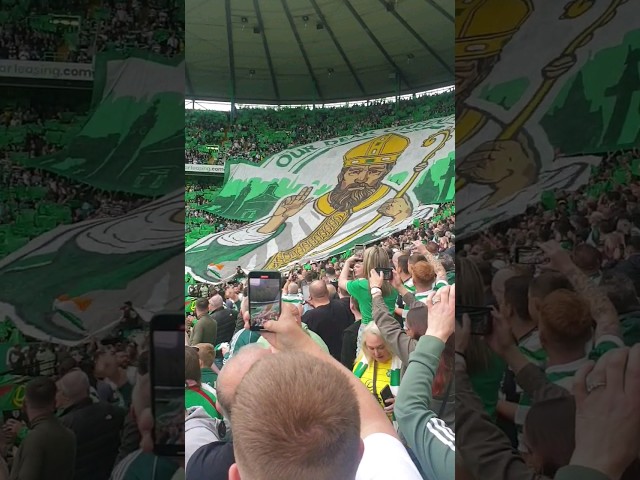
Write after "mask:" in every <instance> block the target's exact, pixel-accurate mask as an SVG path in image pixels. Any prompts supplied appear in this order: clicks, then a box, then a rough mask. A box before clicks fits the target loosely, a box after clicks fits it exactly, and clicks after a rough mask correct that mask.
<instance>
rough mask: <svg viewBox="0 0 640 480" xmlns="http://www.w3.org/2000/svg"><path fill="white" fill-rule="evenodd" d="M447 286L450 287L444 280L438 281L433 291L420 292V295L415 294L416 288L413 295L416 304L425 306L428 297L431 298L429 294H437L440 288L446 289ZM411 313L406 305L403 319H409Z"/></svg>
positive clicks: (403, 310)
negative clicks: (408, 315) (420, 303)
mask: <svg viewBox="0 0 640 480" xmlns="http://www.w3.org/2000/svg"><path fill="white" fill-rule="evenodd" d="M445 285H449V284H448V283H447V282H445V281H444V280H436V281H435V282H434V284H433V287H432V288H431V290H427V291H426V292H419V293H415V288H414V291H413V292H412V293H413V296H414V298H415V299H416V302H422V303H424V304H425V305H426V304H427V297H428V296H429V294H430V293H431V292H436V291H438V289H439V288H442V287H444V286H445ZM408 312H409V305H407V304H405V305H404V307H403V309H402V318H407V313H408Z"/></svg>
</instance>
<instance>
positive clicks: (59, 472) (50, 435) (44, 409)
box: [9, 377, 76, 480]
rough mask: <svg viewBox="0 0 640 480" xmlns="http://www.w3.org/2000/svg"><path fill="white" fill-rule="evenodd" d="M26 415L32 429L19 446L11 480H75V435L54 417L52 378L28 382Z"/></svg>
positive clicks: (41, 378)
mask: <svg viewBox="0 0 640 480" xmlns="http://www.w3.org/2000/svg"><path fill="white" fill-rule="evenodd" d="M24 401H25V406H26V413H27V417H28V419H29V423H30V427H31V428H30V430H29V433H28V434H27V436H26V438H25V439H24V440H23V442H22V443H21V444H20V447H19V448H18V452H17V453H16V456H15V459H14V461H13V467H12V469H11V475H10V476H9V479H10V480H40V479H43V478H52V475H53V476H54V477H55V478H56V479H59V480H72V479H73V475H74V466H75V464H76V436H75V435H74V434H73V432H72V431H71V430H69V429H68V428H66V427H65V426H64V425H62V423H60V420H58V417H57V416H56V414H55V411H56V384H55V382H54V381H53V380H52V379H51V378H49V377H37V378H34V379H33V380H31V381H30V382H29V383H27V387H26V391H25V399H24Z"/></svg>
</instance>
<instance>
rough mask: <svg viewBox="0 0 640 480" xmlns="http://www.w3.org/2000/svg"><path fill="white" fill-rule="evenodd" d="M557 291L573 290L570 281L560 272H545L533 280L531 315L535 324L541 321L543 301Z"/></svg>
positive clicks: (530, 290) (530, 287) (530, 297)
mask: <svg viewBox="0 0 640 480" xmlns="http://www.w3.org/2000/svg"><path fill="white" fill-rule="evenodd" d="M555 290H573V286H572V285H571V282H570V281H569V279H568V278H567V277H566V276H565V275H563V274H561V273H559V272H553V271H550V272H543V273H541V274H540V275H538V276H537V277H534V278H532V279H531V283H530V284H529V315H530V316H531V318H532V319H533V321H534V322H536V323H538V322H539V321H540V305H541V304H542V300H544V298H545V297H546V296H547V295H549V294H550V293H551V292H553V291H555Z"/></svg>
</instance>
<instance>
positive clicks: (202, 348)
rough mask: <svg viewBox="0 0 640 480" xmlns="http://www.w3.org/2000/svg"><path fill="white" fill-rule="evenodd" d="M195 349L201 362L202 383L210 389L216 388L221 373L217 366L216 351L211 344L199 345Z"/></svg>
mask: <svg viewBox="0 0 640 480" xmlns="http://www.w3.org/2000/svg"><path fill="white" fill-rule="evenodd" d="M195 347H196V348H197V349H198V359H199V360H200V375H201V376H200V379H201V380H200V381H201V383H203V384H206V385H209V386H210V387H215V385H216V380H217V378H218V374H219V373H220V370H218V367H217V366H216V364H215V359H216V350H215V348H214V346H213V345H211V344H210V343H199V344H197V345H195ZM214 369H215V370H214Z"/></svg>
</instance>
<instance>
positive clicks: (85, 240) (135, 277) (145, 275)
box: [0, 190, 184, 345]
mask: <svg viewBox="0 0 640 480" xmlns="http://www.w3.org/2000/svg"><path fill="white" fill-rule="evenodd" d="M183 245H184V191H183V190H178V191H177V192H174V193H172V194H171V195H167V196H166V197H164V198H162V199H159V200H156V201H153V202H151V203H149V204H147V205H145V206H144V207H141V208H139V209H137V210H134V211H133V212H130V213H129V214H127V215H123V216H121V217H116V218H107V219H97V220H88V221H85V222H80V223H76V224H74V225H69V226H61V227H58V228H56V229H54V230H52V231H51V232H48V233H45V234H44V235H42V236H40V237H37V238H36V239H34V240H32V241H31V242H30V243H28V244H27V245H26V246H25V247H23V248H22V249H20V250H18V251H16V252H14V253H12V254H11V255H9V256H7V257H6V258H4V259H2V260H0V318H2V319H5V320H8V321H10V322H12V323H13V324H14V325H16V326H17V327H18V328H19V329H20V331H21V332H22V333H23V334H25V335H28V336H31V337H34V338H37V339H39V340H42V341H48V342H55V343H61V344H65V345H75V344H78V343H82V342H84V341H87V340H88V339H89V337H92V336H93V337H99V336H100V335H101V334H106V333H108V331H109V330H110V329H111V328H112V327H113V326H114V325H115V324H117V323H118V321H119V319H120V315H121V312H120V307H122V306H123V304H124V302H127V301H130V302H132V304H133V306H134V308H136V311H137V312H138V313H139V314H140V315H141V316H142V317H143V318H147V319H148V318H149V316H150V315H151V314H153V313H156V312H159V311H163V310H169V309H171V310H173V311H179V310H180V309H181V308H182V306H181V305H182V303H181V302H182V300H183V298H182V287H181V283H182V282H183V276H182V274H180V275H178V276H176V272H179V271H180V270H181V265H182V264H183V262H182V260H183V256H182V252H183V251H184V250H183V249H184V247H183ZM36 278H37V279H38V294H37V295H33V292H32V291H30V290H29V289H27V288H24V286H25V285H27V284H28V282H32V281H33V280H34V279H36Z"/></svg>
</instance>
